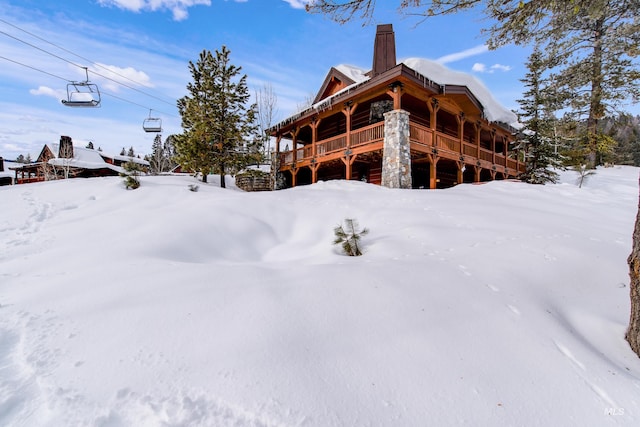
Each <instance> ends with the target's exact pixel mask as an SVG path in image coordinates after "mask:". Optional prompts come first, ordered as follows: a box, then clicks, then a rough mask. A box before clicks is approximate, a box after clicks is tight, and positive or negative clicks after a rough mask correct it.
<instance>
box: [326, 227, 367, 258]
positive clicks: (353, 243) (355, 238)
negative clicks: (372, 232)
mask: <svg viewBox="0 0 640 427" xmlns="http://www.w3.org/2000/svg"><path fill="white" fill-rule="evenodd" d="M358 228H359V227H358V222H357V221H356V220H355V219H351V218H347V219H345V220H344V226H343V225H342V224H341V225H338V226H337V227H335V228H334V229H333V233H334V234H335V236H336V238H335V239H334V241H333V244H334V245H341V246H342V251H343V252H344V253H345V254H346V255H349V256H360V255H362V250H361V249H360V239H361V238H362V236H365V235H366V234H367V233H369V230H368V229H366V228H363V229H362V230H359V229H358Z"/></svg>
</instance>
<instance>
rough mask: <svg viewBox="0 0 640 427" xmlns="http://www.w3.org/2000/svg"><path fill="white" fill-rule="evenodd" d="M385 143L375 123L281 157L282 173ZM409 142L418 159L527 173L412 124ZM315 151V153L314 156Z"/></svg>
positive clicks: (489, 153) (519, 165)
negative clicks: (433, 157)
mask: <svg viewBox="0 0 640 427" xmlns="http://www.w3.org/2000/svg"><path fill="white" fill-rule="evenodd" d="M383 141H384V122H379V123H375V124H372V125H369V126H366V127H363V128H360V129H356V130H354V131H352V132H350V133H343V134H340V135H337V136H334V137H332V138H328V139H325V140H322V141H318V142H316V144H315V147H314V145H313V144H309V145H306V146H304V147H302V148H298V149H296V150H295V152H294V150H290V151H285V152H281V153H280V169H281V170H291V169H292V168H296V167H303V166H309V165H311V164H314V163H323V162H327V161H330V160H336V159H339V158H341V157H343V156H344V155H345V151H346V150H347V149H348V150H350V153H349V154H361V153H367V152H373V151H378V150H382V147H383ZM409 141H410V146H411V152H412V153H413V154H416V155H418V156H419V155H420V154H421V153H423V154H425V155H433V154H437V156H438V157H439V158H446V159H449V160H453V161H463V162H464V164H468V165H476V166H480V167H482V168H484V169H491V170H495V171H497V172H501V173H504V174H506V175H514V173H515V172H516V171H518V172H524V164H523V163H521V162H518V161H517V160H516V159H512V158H509V157H505V155H504V154H503V153H494V152H492V151H491V150H487V149H485V148H482V147H479V146H477V145H474V144H469V143H468V142H466V141H461V140H460V139H459V138H457V137H454V136H451V135H447V134H444V133H441V132H437V131H434V130H433V129H430V128H428V127H425V126H422V125H419V124H418V123H415V122H411V121H410V122H409ZM314 149H315V153H314Z"/></svg>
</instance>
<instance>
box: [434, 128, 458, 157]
mask: <svg viewBox="0 0 640 427" xmlns="http://www.w3.org/2000/svg"><path fill="white" fill-rule="evenodd" d="M436 146H437V147H438V148H442V149H444V150H449V151H453V152H456V153H459V152H460V140H459V139H456V138H452V137H450V136H448V135H443V134H441V133H437V134H436Z"/></svg>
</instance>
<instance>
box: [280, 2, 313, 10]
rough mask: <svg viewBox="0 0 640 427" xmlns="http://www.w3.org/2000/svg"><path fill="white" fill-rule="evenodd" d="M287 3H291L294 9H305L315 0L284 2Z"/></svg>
mask: <svg viewBox="0 0 640 427" xmlns="http://www.w3.org/2000/svg"><path fill="white" fill-rule="evenodd" d="M283 1H284V2H286V3H289V6H291V7H292V8H294V9H304V7H305V6H306V5H308V4H311V3H313V0H283Z"/></svg>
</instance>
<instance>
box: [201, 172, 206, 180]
mask: <svg viewBox="0 0 640 427" xmlns="http://www.w3.org/2000/svg"><path fill="white" fill-rule="evenodd" d="M201 173H202V182H205V183H206V182H207V172H206V171H203V172H201Z"/></svg>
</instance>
